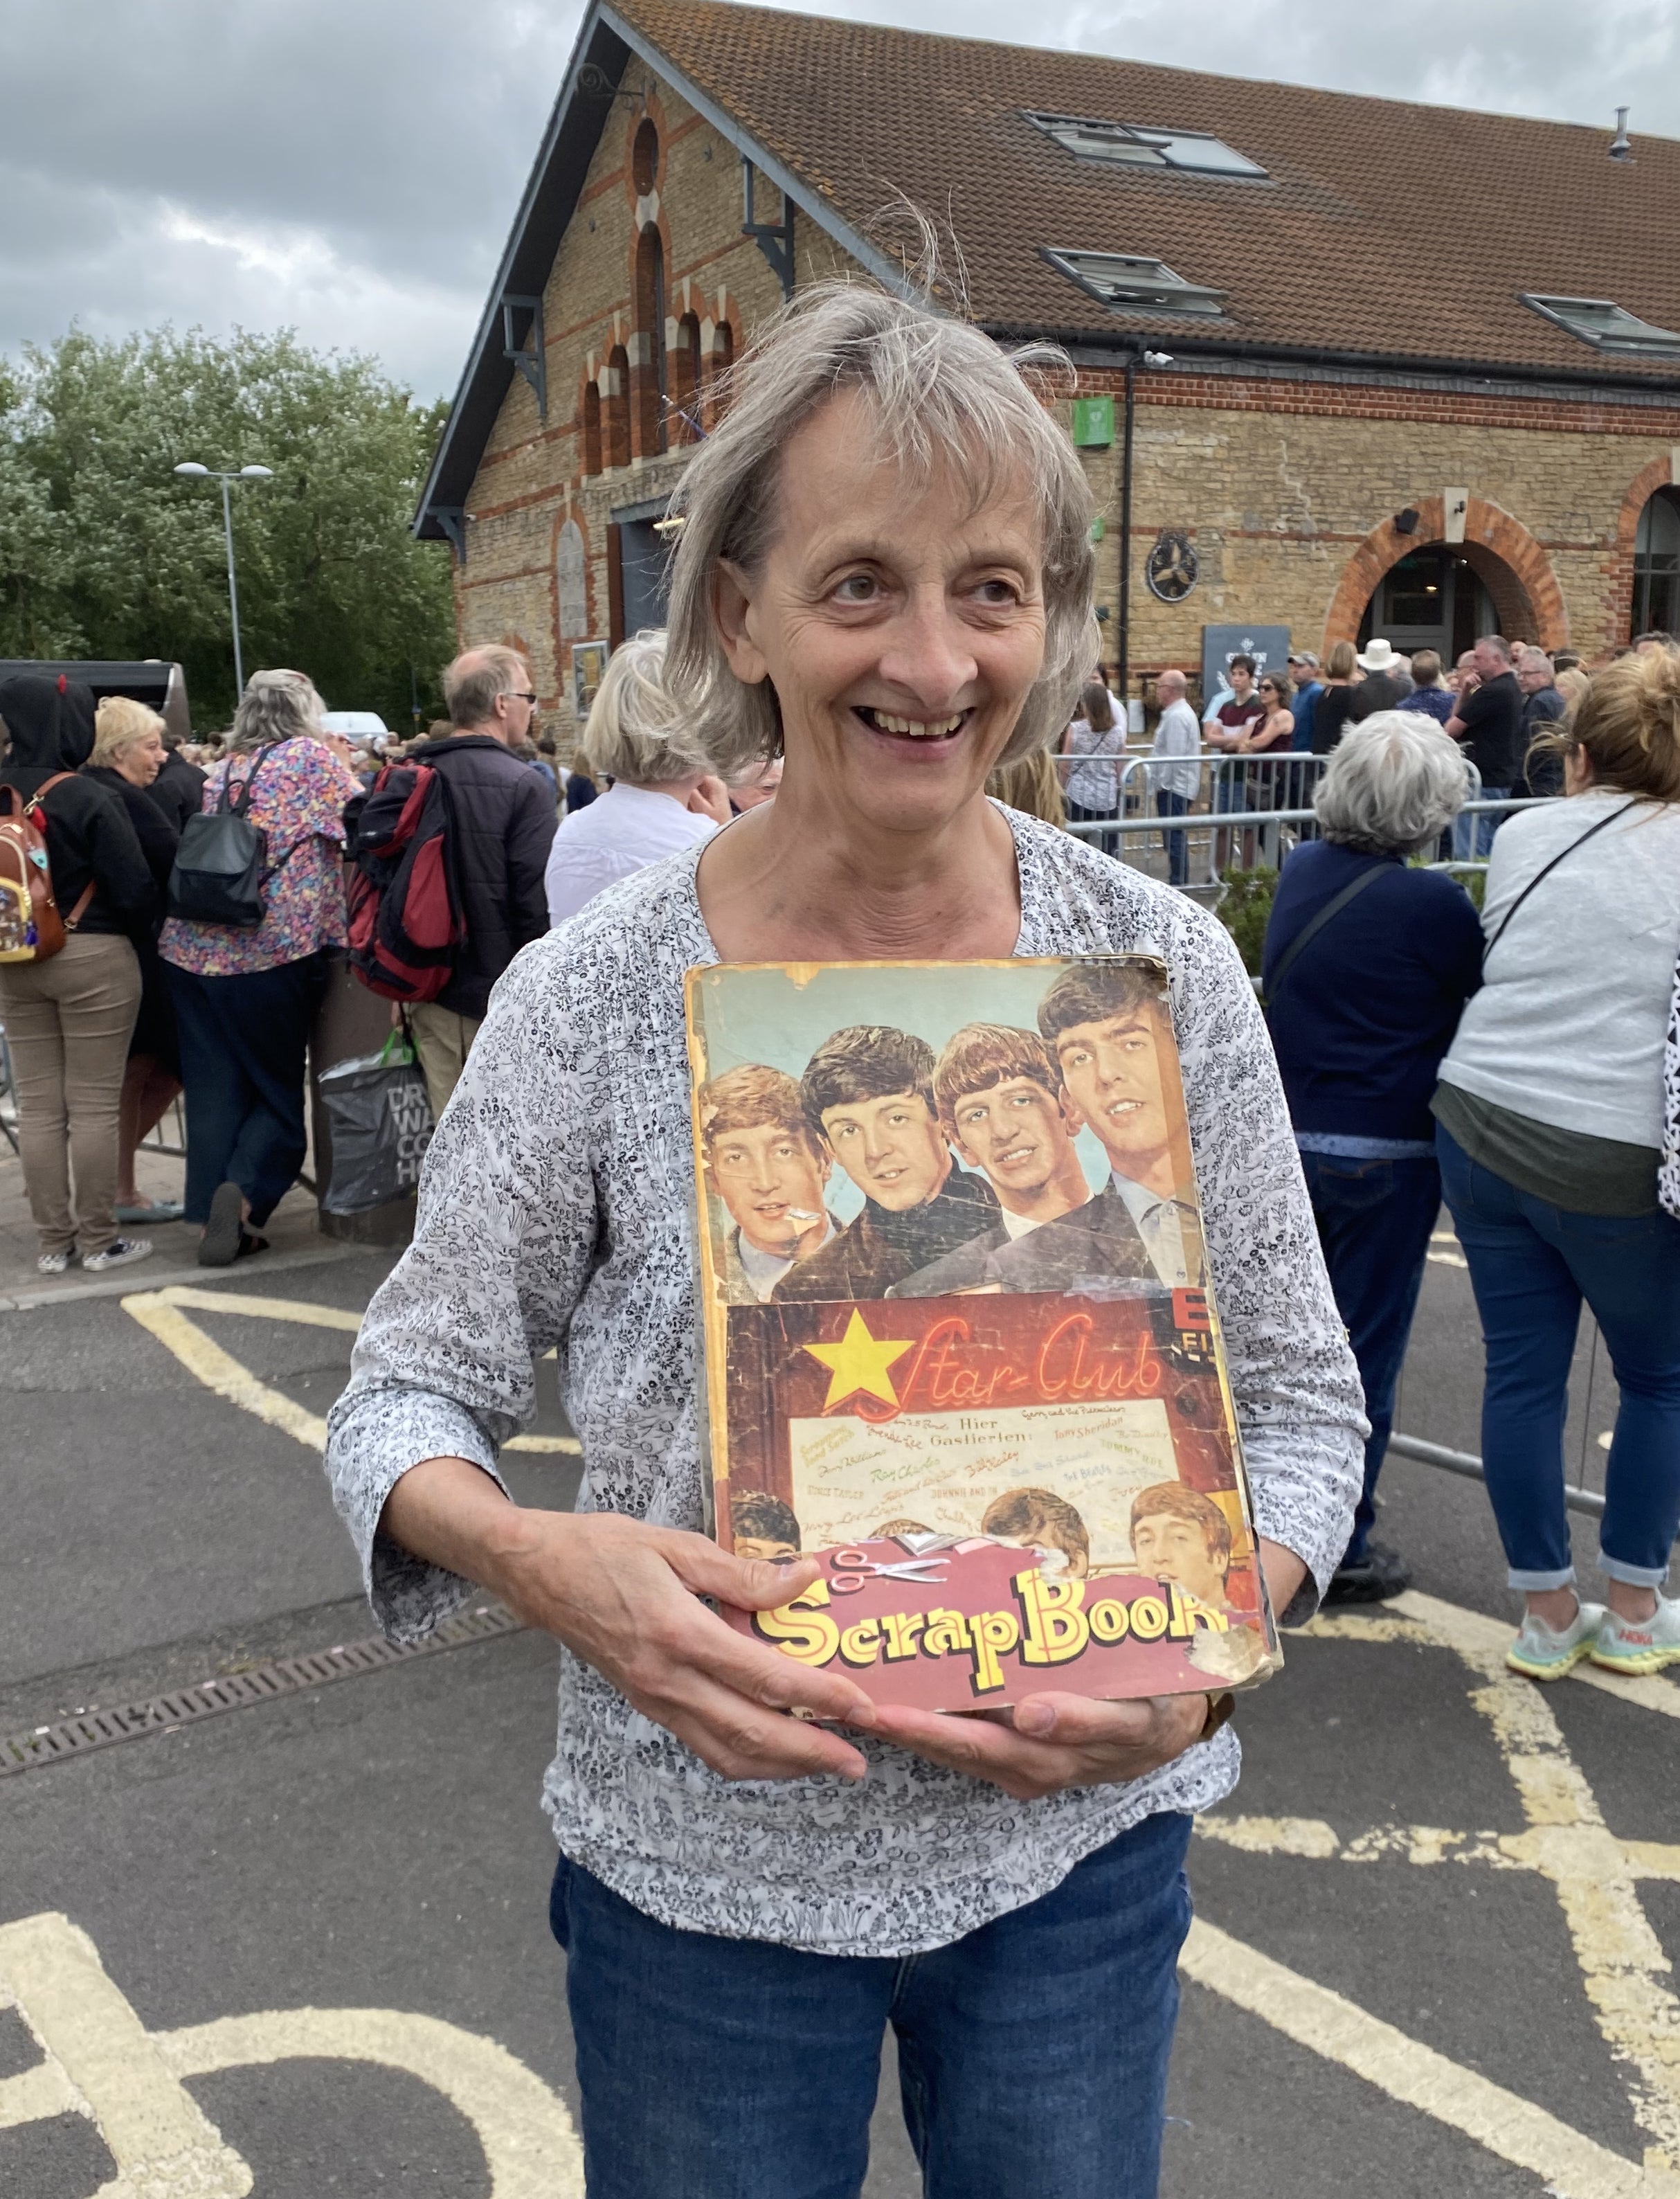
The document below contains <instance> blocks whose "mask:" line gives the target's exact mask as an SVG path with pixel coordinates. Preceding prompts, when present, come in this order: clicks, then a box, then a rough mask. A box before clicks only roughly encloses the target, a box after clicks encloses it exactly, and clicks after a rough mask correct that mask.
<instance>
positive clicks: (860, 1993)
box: [550, 1812, 1190, 2199]
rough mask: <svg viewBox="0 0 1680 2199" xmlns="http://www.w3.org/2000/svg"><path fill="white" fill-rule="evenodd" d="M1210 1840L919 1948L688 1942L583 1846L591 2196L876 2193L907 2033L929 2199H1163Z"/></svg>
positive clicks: (557, 1887)
mask: <svg viewBox="0 0 1680 2199" xmlns="http://www.w3.org/2000/svg"><path fill="white" fill-rule="evenodd" d="M1189 1838H1190V1820H1189V1818H1188V1817H1186V1816H1183V1815H1182V1814H1181V1813H1178V1812H1172V1813H1170V1814H1166V1815H1163V1816H1158V1817H1146V1818H1145V1819H1144V1821H1143V1823H1141V1824H1140V1825H1135V1826H1134V1827H1133V1828H1132V1829H1131V1830H1130V1831H1129V1832H1126V1833H1123V1834H1121V1835H1120V1836H1119V1838H1118V1839H1117V1840H1111V1841H1110V1842H1109V1844H1108V1846H1106V1847H1103V1848H1100V1849H1098V1851H1097V1852H1096V1853H1095V1854H1094V1855H1091V1856H1088V1857H1087V1858H1085V1860H1084V1861H1083V1862H1082V1863H1081V1864H1076V1866H1075V1867H1074V1869H1072V1870H1071V1871H1070V1872H1069V1874H1068V1875H1067V1877H1066V1878H1065V1879H1064V1880H1063V1881H1062V1883H1061V1884H1060V1885H1059V1886H1058V1887H1055V1888H1054V1889H1053V1891H1052V1892H1051V1893H1047V1894H1045V1895H1043V1896H1042V1897H1041V1899H1039V1900H1037V1901H1034V1902H1030V1903H1029V1904H1027V1906H1026V1907H1025V1908H1024V1909H1017V1910H1012V1911H1011V1912H1010V1913H1009V1914H1008V1915H1007V1916H1000V1917H998V1918H997V1919H996V1920H995V1922H992V1923H990V1924H986V1925H983V1926H982V1927H981V1928H980V1929H979V1930H978V1931H976V1932H971V1933H969V1934H968V1935H967V1936H966V1937H965V1938H964V1939H958V1940H955V1941H954V1942H953V1943H952V1945H949V1946H945V1947H936V1948H934V1949H933V1950H932V1951H930V1952H929V1953H926V1954H921V1955H907V1956H903V1957H873V1956H837V1955H812V1954H806V1953H802V1951H800V1950H799V1949H797V1948H794V1947H785V1946H778V1945H773V1944H772V1943H770V1942H768V1941H767V1940H762V1939H717V1938H715V1937H712V1936H711V1935H709V1934H705V1933H701V1932H681V1931H678V1930H676V1929H675V1928H674V1927H672V1926H670V1925H668V1924H661V1923H658V1922H656V1921H655V1919H654V1918H652V1917H651V1916H646V1915H645V1914H644V1913H643V1911H642V1910H639V1909H636V1908H633V1906H632V1905H631V1904H630V1903H628V1902H627V1901H624V1900H621V1899H620V1897H619V1896H618V1895H617V1894H615V1893H612V1892H611V1891H610V1889H609V1888H608V1887H605V1886H604V1885H603V1884H602V1883H601V1881H599V1880H598V1878H594V1877H592V1876H591V1875H590V1874H589V1873H588V1872H587V1871H586V1870H584V1869H580V1867H579V1866H578V1865H577V1864H572V1863H569V1862H568V1861H567V1860H566V1859H565V1858H564V1857H562V1858H561V1860H560V1867H559V1869H557V1872H556V1873H555V1877H554V1890H553V1894H552V1897H551V1902H550V1921H551V1924H552V1926H553V1928H554V1935H555V1937H556V1939H558V1940H559V1942H560V1944H561V1945H562V1946H563V1947H564V1948H565V1950H566V1951H567V1956H568V1958H569V1960H568V1968H567V1978H566V1991H567V1998H568V2002H569V2006H570V2009H571V2017H572V2032H573V2036H574V2039H575V2043H576V2050H577V2073H578V2085H579V2089H580V2092H581V2094H582V2100H583V2145H584V2163H585V2176H586V2185H587V2189H588V2192H589V2199H765V2195H766V2194H767V2193H772V2192H773V2193H774V2194H776V2199H857V2194H858V2193H859V2192H860V2190H862V2188H863V2179H864V2177H865V2174H866V2171H867V2168H868V2161H869V2119H870V2114H871V2113H872V2109H873V2108H874V2104H875V2094H876V2088H877V2085H878V2082H879V2078H880V2060H881V2041H882V2039H883V2036H884V2033H885V2030H886V2027H887V2025H888V2024H889V2023H890V2024H891V2026H892V2027H893V2029H894V2031H895V2033H896V2034H897V2039H898V2067H899V2086H900V2092H901V2099H902V2103H903V2108H904V2119H905V2121H906V2123H907V2126H908V2127H909V2132H910V2138H911V2142H912V2144H913V2145H914V2147H915V2149H916V2157H917V2159H918V2160H919V2161H920V2163H921V2166H922V2175H923V2179H924V2184H923V2188H924V2190H925V2193H926V2194H927V2195H928V2199H1035V2196H1036V2195H1038V2194H1041V2193H1042V2194H1049V2193H1052V2192H1053V2193H1054V2194H1055V2195H1056V2199H1153V2195H1154V2193H1155V2190H1156V2186H1157V2183H1158V2177H1159V2172H1160V2153H1161V2125H1162V2118H1163V2113H1164V2103H1165V2099H1166V2085H1167V2060H1168V2056H1169V2054H1170V2051H1171V2047H1172V2034H1173V2025H1174V2022H1175V2019H1176V2016H1177V2013H1178V1974H1177V1962H1178V1952H1179V1949H1180V1947H1181V1945H1182V1944H1183V1941H1184V1935H1185V1934H1186V1932H1187V1930H1188V1929H1189V1926H1190V1891H1189V1887H1188V1885H1187V1882H1186V1880H1185V1876H1184V1854H1185V1850H1186V1848H1187V1846H1188V1843H1189Z"/></svg>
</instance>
